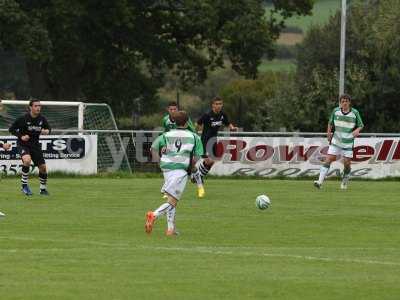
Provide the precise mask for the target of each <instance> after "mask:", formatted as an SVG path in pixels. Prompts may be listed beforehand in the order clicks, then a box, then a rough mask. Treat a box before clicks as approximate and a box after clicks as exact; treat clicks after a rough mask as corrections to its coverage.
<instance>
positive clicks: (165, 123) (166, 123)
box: [162, 102, 196, 132]
mask: <svg viewBox="0 0 400 300" xmlns="http://www.w3.org/2000/svg"><path fill="white" fill-rule="evenodd" d="M177 111H178V104H177V103H176V102H170V103H168V106H167V112H168V114H166V115H165V116H164V117H163V119H162V127H163V128H164V132H167V131H170V130H171V129H176V127H177V126H176V123H175V121H174V120H173V118H172V114H174V113H176V112H177ZM188 129H189V130H190V131H192V132H196V128H195V127H194V125H193V122H192V120H191V119H190V118H189V120H188Z"/></svg>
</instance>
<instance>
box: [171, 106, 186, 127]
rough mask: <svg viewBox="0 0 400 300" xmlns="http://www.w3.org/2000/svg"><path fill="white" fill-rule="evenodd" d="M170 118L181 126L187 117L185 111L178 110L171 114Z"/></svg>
mask: <svg viewBox="0 0 400 300" xmlns="http://www.w3.org/2000/svg"><path fill="white" fill-rule="evenodd" d="M172 119H173V120H174V121H175V123H176V125H177V126H179V127H182V126H185V124H186V123H187V121H188V120H189V117H188V114H187V113H186V111H184V110H180V111H177V112H175V113H173V114H172Z"/></svg>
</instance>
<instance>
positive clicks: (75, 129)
mask: <svg viewBox="0 0 400 300" xmlns="http://www.w3.org/2000/svg"><path fill="white" fill-rule="evenodd" d="M1 103H2V107H3V109H2V110H1V111H0V128H2V129H7V128H9V127H10V126H11V124H12V123H13V122H14V121H15V119H16V118H17V117H19V116H21V115H23V114H25V113H27V111H28V105H29V101H26V100H2V101H1ZM40 103H41V105H42V114H43V115H44V116H45V117H46V119H47V120H48V122H49V124H50V126H51V127H52V130H53V132H54V134H73V133H74V134H76V133H78V134H79V135H82V134H93V133H88V132H87V131H90V130H95V131H96V135H97V136H98V139H97V140H98V145H97V149H98V164H97V165H98V170H99V171H118V170H127V171H129V172H131V171H132V170H131V166H130V163H129V158H128V156H127V153H126V147H127V144H128V143H130V141H127V139H126V137H124V138H123V137H121V133H119V132H117V131H118V127H117V123H116V121H115V118H114V114H113V112H112V110H111V108H110V106H109V105H108V104H106V103H85V102H72V101H70V102H65V101H40ZM102 130H104V131H106V130H107V131H108V132H107V133H102V132H101V131H102ZM112 131H115V132H112ZM130 138H131V137H130ZM132 143H133V141H132ZM118 157H119V158H118ZM117 161H118V163H117Z"/></svg>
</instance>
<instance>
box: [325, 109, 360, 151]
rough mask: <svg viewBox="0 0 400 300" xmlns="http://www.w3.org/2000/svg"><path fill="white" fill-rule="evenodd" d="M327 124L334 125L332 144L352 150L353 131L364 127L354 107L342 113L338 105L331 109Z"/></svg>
mask: <svg viewBox="0 0 400 300" xmlns="http://www.w3.org/2000/svg"><path fill="white" fill-rule="evenodd" d="M329 125H332V126H334V134H333V138H332V142H331V144H332V145H335V146H337V147H339V148H342V149H344V150H352V149H353V146H354V136H353V131H354V130H355V129H356V128H360V127H361V128H362V127H364V124H363V121H362V119H361V116H360V113H359V112H358V110H356V109H355V108H351V109H350V111H349V112H347V113H343V112H342V110H341V109H340V107H337V108H335V109H334V110H333V112H332V114H331V117H330V118H329Z"/></svg>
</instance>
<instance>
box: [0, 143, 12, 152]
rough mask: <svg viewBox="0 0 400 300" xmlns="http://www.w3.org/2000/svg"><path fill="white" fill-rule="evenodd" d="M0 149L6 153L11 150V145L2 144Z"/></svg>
mask: <svg viewBox="0 0 400 300" xmlns="http://www.w3.org/2000/svg"><path fill="white" fill-rule="evenodd" d="M0 147H1V148H3V149H4V150H6V151H8V150H10V148H11V144H8V143H4V144H2V145H0Z"/></svg>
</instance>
